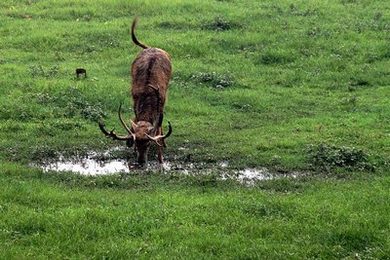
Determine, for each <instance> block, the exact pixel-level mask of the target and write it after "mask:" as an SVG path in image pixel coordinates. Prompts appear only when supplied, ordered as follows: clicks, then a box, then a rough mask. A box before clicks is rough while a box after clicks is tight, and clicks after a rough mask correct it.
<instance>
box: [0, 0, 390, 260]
mask: <svg viewBox="0 0 390 260" xmlns="http://www.w3.org/2000/svg"><path fill="white" fill-rule="evenodd" d="M389 10H390V4H389V3H387V2H386V1H353V0H340V1H335V0H334V1H310V2H309V3H307V2H306V1H287V0H283V1H278V2H275V1H262V2H261V3H259V2H258V1H238V0H235V1H234V0H232V1H202V2H199V3H193V1H167V3H161V1H131V3H129V1H120V0H118V1H93V4H92V3H85V1H76V0H74V1H54V0H52V1H10V0H6V1H2V2H1V3H0V18H1V23H0V75H1V76H0V86H1V87H0V102H1V107H0V130H1V131H0V160H1V161H3V162H4V161H14V163H15V164H10V163H4V164H3V165H2V166H1V174H0V184H1V186H2V187H3V190H2V192H1V193H0V194H1V198H0V212H1V215H0V218H1V221H0V223H1V227H0V230H1V232H0V238H1V243H0V245H1V247H2V248H1V250H0V252H1V253H0V254H2V255H1V256H0V258H9V257H15V258H18V257H20V256H28V255H30V256H32V257H38V256H42V257H43V256H50V255H52V256H56V257H58V258H63V257H66V256H70V257H79V258H82V257H83V256H91V255H93V256H96V257H103V256H111V257H128V256H137V255H138V256H145V257H150V256H154V257H159V256H160V257H164V256H177V257H180V256H188V257H192V258H199V257H201V256H203V257H207V256H220V257H223V258H226V257H238V256H243V257H245V256H248V257H256V256H269V257H273V258H281V257H286V258H287V257H291V258H294V257H295V258H302V257H319V258H325V257H335V258H340V257H347V256H350V257H352V256H354V255H355V253H358V255H359V256H366V257H370V256H372V257H378V258H380V257H383V258H385V257H386V256H388V255H389V250H390V249H389V247H390V245H389V243H390V242H389V239H388V237H387V236H386V234H387V233H389V220H388V215H389V214H388V212H389V204H388V200H389V192H388V186H389V178H388V177H387V176H388V169H387V168H386V167H388V158H389V155H390V151H389V147H390V143H389V142H390V140H389V139H390V138H389V133H390V129H389V125H390V124H389V123H390V122H389V116H388V115H389V114H390V106H389V105H388V100H387V99H386V98H385V97H386V96H390V90H389V85H390V82H389V79H390V77H389V73H390V72H389V69H388V68H389V67H390V66H389V65H390V64H389V63H390V61H389V57H390V50H389V47H388V46H389V38H388V33H389V21H390V16H389V13H390V11H389ZM135 15H139V16H140V17H141V20H140V23H139V27H138V36H139V38H140V39H141V40H142V41H144V42H145V43H147V44H149V45H152V46H157V47H161V48H164V49H166V50H167V51H168V52H170V53H171V54H172V57H173V62H174V70H175V74H174V78H173V80H172V84H171V86H170V94H169V102H168V105H167V108H166V115H165V118H166V119H169V120H170V121H171V122H172V124H173V126H174V134H173V135H172V137H170V139H169V141H168V144H169V148H168V149H167V155H168V156H169V157H170V159H171V160H173V158H175V159H176V160H182V159H183V158H188V157H189V156H191V158H192V160H195V161H205V160H207V161H209V162H214V161H219V160H222V159H224V160H229V161H230V164H231V165H233V166H240V165H241V166H242V165H245V166H264V165H267V166H273V167H281V168H284V169H305V168H307V167H308V166H307V161H306V147H307V145H310V144H314V145H316V144H319V143H323V142H324V143H329V144H335V145H336V146H344V145H345V146H355V147H358V148H361V149H363V150H364V151H366V152H367V153H369V154H371V155H372V158H371V159H372V160H373V161H375V163H376V164H377V165H378V166H380V168H379V169H380V170H379V172H378V174H377V175H374V176H372V177H367V178H362V177H357V178H356V179H352V180H323V179H320V180H307V181H297V182H296V181H291V182H290V181H274V182H265V183H260V184H258V187H256V188H253V189H244V188H242V187H237V186H236V185H234V184H232V183H220V182H216V181H215V180H214V179H212V178H211V179H206V180H202V179H197V178H195V179H191V178H186V177H177V178H173V177H172V178H171V177H164V176H155V175H150V176H149V175H148V176H142V177H137V176H135V177H126V178H125V179H122V178H121V177H107V178H96V179H93V178H92V179H90V178H79V177H77V176H76V177H73V176H68V175H60V176H54V175H46V174H44V175H43V174H41V173H40V172H36V171H31V170H29V169H26V168H25V167H23V166H20V163H22V164H24V163H27V162H30V161H31V160H36V159H40V158H45V157H52V156H55V154H56V152H65V153H74V152H75V151H78V152H85V151H88V150H90V149H102V150H103V149H106V148H107V147H108V146H115V145H117V144H116V143H113V142H112V141H109V140H106V139H105V138H102V135H101V133H100V132H99V131H98V129H97V127H96V123H95V120H96V119H97V118H98V117H99V116H100V115H102V114H104V115H105V121H106V123H107V125H110V126H116V128H117V129H120V127H119V123H118V120H117V118H116V109H117V106H118V104H119V101H120V100H124V101H125V103H126V104H127V105H128V107H131V103H130V99H129V96H128V86H129V81H130V80H129V75H128V74H129V73H128V69H129V66H130V64H131V61H132V59H133V58H134V56H135V55H136V53H137V52H138V51H139V49H137V48H136V47H134V46H133V45H132V44H131V42H130V39H129V36H128V30H129V25H130V23H131V20H132V18H133V17H134V16H135ZM215 21H218V22H219V23H216V22H215ZM218 28H219V29H226V30H217V31H216V30H215V29H218ZM79 66H82V67H85V68H86V69H87V70H88V74H89V77H88V78H87V79H86V80H75V79H74V74H73V73H74V69H75V68H76V67H79ZM207 79H209V81H207ZM221 84H222V85H223V86H226V87H225V88H222V89H221V88H216V85H221ZM127 113H128V114H131V113H132V111H131V110H130V109H129V110H127ZM178 147H182V148H184V150H180V152H178V151H177V148H178ZM94 186H97V188H92V187H94ZM16 216H17V217H16Z"/></svg>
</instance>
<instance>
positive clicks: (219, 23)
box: [202, 17, 242, 31]
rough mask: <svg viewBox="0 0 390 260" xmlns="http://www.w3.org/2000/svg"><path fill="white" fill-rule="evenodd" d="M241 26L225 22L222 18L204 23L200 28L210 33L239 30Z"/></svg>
mask: <svg viewBox="0 0 390 260" xmlns="http://www.w3.org/2000/svg"><path fill="white" fill-rule="evenodd" d="M241 27H242V26H241V25H240V24H238V23H235V22H231V21H228V20H226V19H225V18H223V17H216V18H215V19H214V20H213V21H211V22H206V23H205V24H204V25H203V26H202V28H203V29H204V30H211V31H228V30H232V29H236V28H241Z"/></svg>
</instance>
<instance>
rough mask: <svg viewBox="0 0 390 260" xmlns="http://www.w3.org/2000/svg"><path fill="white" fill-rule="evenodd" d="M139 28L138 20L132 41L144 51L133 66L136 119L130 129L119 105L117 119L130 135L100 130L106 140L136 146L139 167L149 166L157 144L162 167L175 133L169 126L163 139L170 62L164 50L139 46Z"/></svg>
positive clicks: (102, 128)
mask: <svg viewBox="0 0 390 260" xmlns="http://www.w3.org/2000/svg"><path fill="white" fill-rule="evenodd" d="M136 25H137V18H135V19H134V21H133V24H132V26H131V38H132V40H133V42H134V43H135V44H136V45H137V46H139V47H141V48H142V49H143V50H142V51H141V52H140V53H139V54H138V56H137V57H136V59H135V60H134V61H133V63H132V66H131V77H132V88H131V95H132V97H133V109H134V113H135V118H134V120H130V122H131V127H129V126H128V125H127V124H126V123H125V121H124V120H123V118H122V115H121V105H120V106H119V110H118V116H119V120H120V122H121V124H122V126H123V127H124V128H125V129H126V131H127V135H124V136H122V135H117V134H116V133H115V132H114V130H112V131H107V130H106V129H105V126H104V123H102V122H99V127H100V130H101V131H102V132H103V133H104V134H105V135H106V136H107V137H110V138H112V139H114V140H121V141H126V144H127V146H128V147H132V146H133V145H134V144H135V150H136V152H137V162H138V165H140V166H143V165H144V164H145V163H146V162H147V154H148V151H149V147H150V144H151V143H155V144H157V146H158V147H157V149H158V151H157V153H158V161H159V163H160V164H162V163H163V155H162V150H163V147H166V145H165V139H166V138H167V137H169V136H170V135H171V133H172V126H171V124H170V122H168V133H167V134H165V135H164V134H163V132H162V122H163V115H164V114H163V113H164V104H165V101H166V97H167V90H168V83H169V80H170V78H171V74H172V66H171V59H170V56H169V54H168V53H167V52H165V51H164V50H161V49H158V48H152V47H148V46H146V45H145V44H143V43H141V42H139V41H138V39H137V38H136V36H135V33H134V31H135V27H136Z"/></svg>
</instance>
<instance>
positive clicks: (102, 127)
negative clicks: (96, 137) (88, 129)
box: [99, 122, 133, 141]
mask: <svg viewBox="0 0 390 260" xmlns="http://www.w3.org/2000/svg"><path fill="white" fill-rule="evenodd" d="M99 128H100V130H101V131H102V132H103V134H104V135H105V136H107V137H111V138H112V139H114V140H119V141H127V140H129V139H131V138H133V136H131V135H127V136H122V135H117V134H116V133H115V132H114V129H112V130H111V131H110V132H109V131H107V130H106V128H105V125H104V123H103V122H99Z"/></svg>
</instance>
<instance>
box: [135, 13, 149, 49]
mask: <svg viewBox="0 0 390 260" xmlns="http://www.w3.org/2000/svg"><path fill="white" fill-rule="evenodd" d="M137 22H138V17H136V18H135V19H134V21H133V24H132V25H131V39H132V40H133V42H134V43H135V44H136V45H138V46H139V47H141V48H143V49H147V48H149V47H148V46H146V45H145V44H143V43H141V42H139V41H138V39H137V37H135V34H134V31H135V27H136V25H137Z"/></svg>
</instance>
